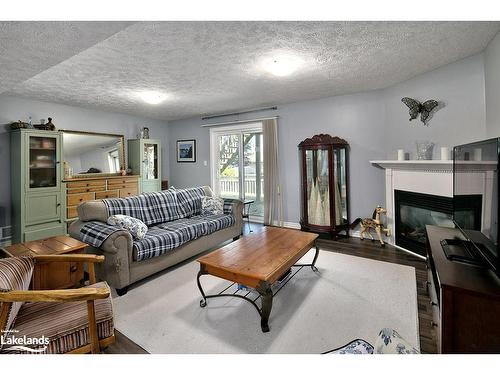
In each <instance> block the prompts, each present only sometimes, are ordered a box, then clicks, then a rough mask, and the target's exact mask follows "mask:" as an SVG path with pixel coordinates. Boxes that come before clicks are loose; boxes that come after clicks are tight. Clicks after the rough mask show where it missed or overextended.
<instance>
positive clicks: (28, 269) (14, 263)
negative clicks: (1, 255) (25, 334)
mask: <svg viewBox="0 0 500 375" xmlns="http://www.w3.org/2000/svg"><path fill="white" fill-rule="evenodd" d="M34 266H35V260H34V259H33V258H32V257H27V256H25V257H19V258H6V259H0V290H1V291H4V292H8V291H10V290H28V289H29V286H30V282H31V276H32V275H33V269H34ZM22 306H23V302H14V303H13V304H12V305H11V306H10V311H9V315H8V318H7V325H6V326H5V328H4V330H5V331H7V330H9V329H11V327H12V323H13V322H14V320H15V319H16V317H17V315H18V312H19V310H20V309H21V307H22ZM1 307H2V303H0V308H1ZM2 328H3V327H0V329H2ZM0 336H2V333H1V332H0Z"/></svg>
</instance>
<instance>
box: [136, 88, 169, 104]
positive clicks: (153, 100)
mask: <svg viewBox="0 0 500 375" xmlns="http://www.w3.org/2000/svg"><path fill="white" fill-rule="evenodd" d="M137 96H138V97H139V98H141V99H142V100H143V101H145V102H146V103H148V104H160V103H161V102H163V101H165V100H166V99H167V97H168V96H167V95H166V94H163V93H161V92H158V91H141V92H139V93H138V94H137Z"/></svg>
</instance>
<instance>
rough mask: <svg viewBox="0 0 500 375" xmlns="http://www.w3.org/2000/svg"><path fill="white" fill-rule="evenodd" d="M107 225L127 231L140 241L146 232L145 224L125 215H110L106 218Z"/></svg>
mask: <svg viewBox="0 0 500 375" xmlns="http://www.w3.org/2000/svg"><path fill="white" fill-rule="evenodd" d="M108 224H109V225H112V226H114V227H118V228H120V229H124V230H126V231H128V232H129V233H130V234H131V235H132V237H134V238H135V239H137V240H142V239H143V238H144V237H145V236H146V233H147V232H148V227H147V225H146V224H144V223H143V222H142V221H141V220H139V219H136V218H134V217H131V216H127V215H112V216H110V217H109V218H108Z"/></svg>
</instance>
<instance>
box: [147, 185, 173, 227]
mask: <svg viewBox="0 0 500 375" xmlns="http://www.w3.org/2000/svg"><path fill="white" fill-rule="evenodd" d="M144 195H145V196H146V198H147V201H148V205H149V207H150V209H151V210H153V215H154V222H153V223H151V224H148V225H154V224H159V223H165V222H167V221H173V220H177V219H180V218H181V217H182V216H181V213H180V209H179V201H178V199H177V192H176V191H175V190H170V189H169V190H163V191H158V192H154V193H146V194H144Z"/></svg>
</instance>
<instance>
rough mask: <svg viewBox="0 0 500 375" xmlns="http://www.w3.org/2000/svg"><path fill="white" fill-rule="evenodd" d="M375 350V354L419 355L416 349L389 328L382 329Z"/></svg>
mask: <svg viewBox="0 0 500 375" xmlns="http://www.w3.org/2000/svg"><path fill="white" fill-rule="evenodd" d="M375 350H376V353H377V354H420V352H419V351H418V349H416V348H414V347H413V345H411V344H410V343H408V342H407V341H406V340H405V339H404V338H402V337H401V335H400V334H399V333H397V332H396V331H395V330H393V329H391V328H383V329H382V330H381V331H380V333H379V334H378V337H377V341H376V342H375Z"/></svg>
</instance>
